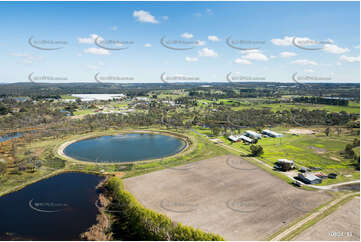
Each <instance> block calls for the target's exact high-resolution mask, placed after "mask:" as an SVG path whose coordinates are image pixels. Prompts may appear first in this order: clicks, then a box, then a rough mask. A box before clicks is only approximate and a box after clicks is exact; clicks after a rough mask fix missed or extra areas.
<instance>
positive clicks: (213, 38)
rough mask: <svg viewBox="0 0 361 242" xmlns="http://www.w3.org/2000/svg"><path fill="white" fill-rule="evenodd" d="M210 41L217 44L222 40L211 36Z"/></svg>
mask: <svg viewBox="0 0 361 242" xmlns="http://www.w3.org/2000/svg"><path fill="white" fill-rule="evenodd" d="M208 40H210V41H212V42H217V41H220V39H219V38H218V37H217V36H215V35H210V36H208Z"/></svg>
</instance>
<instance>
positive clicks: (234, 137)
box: [228, 135, 253, 143]
mask: <svg viewBox="0 0 361 242" xmlns="http://www.w3.org/2000/svg"><path fill="white" fill-rule="evenodd" d="M228 139H229V140H230V141H232V142H238V141H241V140H242V141H244V142H248V143H252V142H253V140H252V139H251V138H249V137H247V136H244V135H230V136H229V137H228Z"/></svg>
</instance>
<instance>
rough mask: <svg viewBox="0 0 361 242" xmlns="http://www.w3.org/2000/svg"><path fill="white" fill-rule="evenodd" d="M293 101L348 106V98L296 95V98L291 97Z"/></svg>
mask: <svg viewBox="0 0 361 242" xmlns="http://www.w3.org/2000/svg"><path fill="white" fill-rule="evenodd" d="M293 101H294V102H298V103H311V104H326V105H337V106H348V100H345V99H340V98H322V97H296V98H293Z"/></svg>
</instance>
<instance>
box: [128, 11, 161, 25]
mask: <svg viewBox="0 0 361 242" xmlns="http://www.w3.org/2000/svg"><path fill="white" fill-rule="evenodd" d="M133 17H134V18H135V19H136V20H137V21H138V22H143V23H152V24H157V23H159V22H158V21H157V20H156V19H155V17H154V16H153V15H151V14H150V13H149V12H147V11H144V10H139V11H134V12H133Z"/></svg>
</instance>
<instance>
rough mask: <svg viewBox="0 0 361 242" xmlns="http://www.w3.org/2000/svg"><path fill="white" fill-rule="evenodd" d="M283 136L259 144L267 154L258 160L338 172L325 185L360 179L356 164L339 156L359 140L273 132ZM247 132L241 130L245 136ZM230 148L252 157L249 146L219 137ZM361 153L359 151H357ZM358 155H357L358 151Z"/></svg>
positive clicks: (272, 163)
mask: <svg viewBox="0 0 361 242" xmlns="http://www.w3.org/2000/svg"><path fill="white" fill-rule="evenodd" d="M195 129H196V130H197V132H199V133H201V134H205V135H208V136H212V132H211V130H210V129H206V128H199V127H198V128H195ZM274 130H275V131H277V132H281V133H282V134H284V137H282V138H262V139H261V140H260V141H259V142H258V143H257V144H258V145H261V146H262V147H263V150H264V154H263V155H262V156H261V157H259V159H260V160H262V161H263V162H265V163H267V164H269V165H271V166H273V165H274V163H275V162H276V161H277V160H278V159H289V160H294V161H295V163H296V166H298V167H302V166H305V167H310V166H313V167H320V168H322V172H323V173H325V174H328V173H331V172H335V173H337V174H339V176H338V177H337V179H325V180H324V182H323V185H326V184H332V183H337V182H343V181H350V180H354V179H359V177H360V172H359V171H356V169H355V166H354V164H355V161H354V160H351V159H345V158H344V157H343V156H342V155H341V154H340V152H341V151H342V150H344V149H345V146H346V145H347V144H349V143H352V141H353V139H355V138H357V137H358V136H351V135H344V136H336V135H335V136H334V135H331V136H329V137H327V136H326V135H324V134H323V133H318V134H317V135H311V134H310V135H298V136H295V135H292V134H288V133H286V131H287V130H288V129H286V128H279V129H274ZM244 131H245V130H241V133H244ZM217 138H219V139H220V140H222V141H223V142H224V143H226V144H227V145H229V146H231V147H233V148H236V149H239V150H240V151H243V152H246V153H250V148H249V147H250V145H246V144H243V143H242V142H237V143H232V142H230V141H229V140H228V139H226V138H224V137H223V136H219V137H217ZM355 149H357V150H358V152H359V150H360V147H357V148H355ZM355 152H357V151H355Z"/></svg>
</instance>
